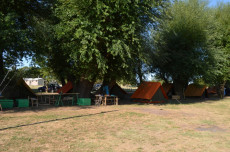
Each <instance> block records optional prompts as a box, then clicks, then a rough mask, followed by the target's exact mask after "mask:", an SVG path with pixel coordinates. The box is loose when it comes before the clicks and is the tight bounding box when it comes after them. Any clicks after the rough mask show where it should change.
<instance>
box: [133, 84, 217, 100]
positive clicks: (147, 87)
mask: <svg viewBox="0 0 230 152" xmlns="http://www.w3.org/2000/svg"><path fill="white" fill-rule="evenodd" d="M206 88H207V87H206V86H204V85H202V86H200V85H195V84H190V85H188V87H187V88H186V90H185V91H184V97H207V96H208V94H216V89H215V87H211V88H208V89H206ZM173 94H174V91H173V84H172V83H164V84H163V85H161V83H160V82H143V83H142V84H141V85H140V86H139V87H138V89H137V90H136V91H135V92H134V94H133V95H132V96H131V99H134V101H139V102H147V103H160V102H164V101H165V100H167V99H169V97H172V95H173Z"/></svg>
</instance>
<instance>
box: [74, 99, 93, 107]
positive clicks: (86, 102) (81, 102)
mask: <svg viewBox="0 0 230 152" xmlns="http://www.w3.org/2000/svg"><path fill="white" fill-rule="evenodd" d="M77 104H78V105H79V106H90V105H91V99H90V98H78V100H77Z"/></svg>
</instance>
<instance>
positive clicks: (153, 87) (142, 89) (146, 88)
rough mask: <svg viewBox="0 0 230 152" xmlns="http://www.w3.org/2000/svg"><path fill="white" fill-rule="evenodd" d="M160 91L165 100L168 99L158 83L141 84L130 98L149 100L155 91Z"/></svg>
mask: <svg viewBox="0 0 230 152" xmlns="http://www.w3.org/2000/svg"><path fill="white" fill-rule="evenodd" d="M158 89H160V90H161V92H162V93H163V96H164V98H165V99H168V97H167V95H166V93H165V91H164V89H163V87H162V86H161V83H160V82H143V83H142V84H141V85H140V86H139V87H138V88H137V90H136V91H135V92H134V94H133V95H132V96H131V98H133V99H147V100H151V99H152V98H153V96H154V95H155V93H156V92H157V90H158Z"/></svg>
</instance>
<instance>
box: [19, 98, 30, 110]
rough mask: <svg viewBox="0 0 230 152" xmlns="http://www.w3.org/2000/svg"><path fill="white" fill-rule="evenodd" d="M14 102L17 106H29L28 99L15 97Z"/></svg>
mask: <svg viewBox="0 0 230 152" xmlns="http://www.w3.org/2000/svg"><path fill="white" fill-rule="evenodd" d="M16 103H17V105H18V107H21V108H23V107H29V100H28V99H16Z"/></svg>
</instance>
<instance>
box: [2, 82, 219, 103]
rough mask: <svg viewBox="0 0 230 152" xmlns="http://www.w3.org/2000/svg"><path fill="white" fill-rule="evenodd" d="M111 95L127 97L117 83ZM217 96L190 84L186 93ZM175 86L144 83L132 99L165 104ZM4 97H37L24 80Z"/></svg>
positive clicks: (70, 86) (67, 89) (64, 90)
mask: <svg viewBox="0 0 230 152" xmlns="http://www.w3.org/2000/svg"><path fill="white" fill-rule="evenodd" d="M72 89H73V84H72V82H70V81H69V82H68V83H67V84H66V85H64V86H63V87H62V88H61V89H59V90H58V91H57V92H58V93H60V92H62V93H67V92H70V91H71V90H72ZM109 92H110V94H114V95H117V96H118V97H119V98H123V97H124V96H126V95H127V93H126V91H124V90H123V89H122V88H121V87H120V86H119V85H118V84H117V83H115V84H113V85H112V86H110V88H109ZM210 93H211V94H215V93H216V89H215V88H209V89H206V86H198V85H195V84H190V85H188V87H187V88H186V90H185V92H184V97H207V94H210ZM173 94H174V93H173V84H171V83H168V84H167V83H164V84H163V85H161V83H160V82H143V83H142V84H141V85H140V86H139V87H138V89H137V90H136V91H135V92H134V93H133V94H132V96H131V99H133V101H140V102H148V103H157V102H163V101H165V100H167V99H169V98H170V97H171V96H172V95H173ZM2 95H3V96H4V97H6V98H26V97H28V96H31V97H33V96H36V95H35V93H34V92H33V91H32V90H31V89H30V87H29V86H28V85H27V84H26V83H25V81H24V80H23V79H22V78H19V79H13V80H12V81H11V84H10V85H9V86H8V87H7V88H6V89H5V91H4V92H2Z"/></svg>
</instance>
